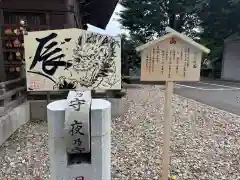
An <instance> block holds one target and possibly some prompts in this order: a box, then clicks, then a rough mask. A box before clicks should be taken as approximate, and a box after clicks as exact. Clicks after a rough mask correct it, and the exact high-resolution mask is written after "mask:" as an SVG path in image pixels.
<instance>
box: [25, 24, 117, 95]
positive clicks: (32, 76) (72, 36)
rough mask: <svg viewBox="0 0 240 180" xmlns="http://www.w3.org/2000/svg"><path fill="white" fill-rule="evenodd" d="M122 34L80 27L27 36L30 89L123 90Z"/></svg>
mask: <svg viewBox="0 0 240 180" xmlns="http://www.w3.org/2000/svg"><path fill="white" fill-rule="evenodd" d="M120 42H121V41H120V37H111V36H106V35H101V34H98V33H93V32H89V31H85V30H81V29H75V28H74V29H61V30H48V31H36V32H29V33H28V35H25V36H24V46H25V61H26V78H27V90H28V91H59V90H63V89H65V90H83V89H95V90H97V89H121V44H120Z"/></svg>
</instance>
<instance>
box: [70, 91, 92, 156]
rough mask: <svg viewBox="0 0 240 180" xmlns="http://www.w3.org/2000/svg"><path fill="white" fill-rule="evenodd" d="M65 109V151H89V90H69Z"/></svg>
mask: <svg viewBox="0 0 240 180" xmlns="http://www.w3.org/2000/svg"><path fill="white" fill-rule="evenodd" d="M67 102H68V106H67V109H66V110H65V130H66V132H67V133H66V143H67V152H68V153H71V154H79V153H89V152H90V110H91V102H92V97H91V91H84V92H80V91H69V94H68V97H67Z"/></svg>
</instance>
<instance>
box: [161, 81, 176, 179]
mask: <svg viewBox="0 0 240 180" xmlns="http://www.w3.org/2000/svg"><path fill="white" fill-rule="evenodd" d="M173 85H174V83H173V82H166V89H165V103H164V137H163V171H162V173H163V176H162V177H163V178H162V180H168V169H169V163H170V156H169V149H170V136H171V126H172V94H173Z"/></svg>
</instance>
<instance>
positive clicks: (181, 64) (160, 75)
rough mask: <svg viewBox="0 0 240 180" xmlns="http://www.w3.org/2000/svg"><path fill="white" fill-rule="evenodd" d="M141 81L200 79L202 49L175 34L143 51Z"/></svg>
mask: <svg viewBox="0 0 240 180" xmlns="http://www.w3.org/2000/svg"><path fill="white" fill-rule="evenodd" d="M141 56H142V57H141V58H142V61H141V81H199V79H200V68H201V58H202V51H201V50H199V49H197V48H196V47H194V46H192V45H191V44H189V43H187V42H185V41H183V40H181V39H180V38H178V37H176V36H173V37H171V38H168V39H165V40H164V41H161V42H159V43H157V44H155V45H153V46H151V47H149V48H147V49H144V50H143V51H142V52H141Z"/></svg>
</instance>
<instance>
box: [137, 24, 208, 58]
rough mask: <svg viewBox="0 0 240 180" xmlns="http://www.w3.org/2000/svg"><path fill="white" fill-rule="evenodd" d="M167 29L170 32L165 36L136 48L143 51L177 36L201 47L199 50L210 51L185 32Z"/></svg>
mask: <svg viewBox="0 0 240 180" xmlns="http://www.w3.org/2000/svg"><path fill="white" fill-rule="evenodd" d="M166 31H167V32H169V33H168V34H166V35H165V36H162V37H160V38H158V39H156V40H153V41H150V42H148V43H146V44H143V45H141V46H139V47H137V48H136V50H137V51H142V50H144V49H147V48H149V47H152V46H154V45H156V44H158V43H159V42H161V41H164V40H166V39H169V38H171V37H173V36H175V37H178V38H180V39H181V40H183V41H185V42H187V43H189V44H190V45H192V46H194V47H196V48H197V49H199V50H201V51H203V52H205V53H207V54H208V53H209V52H210V50H209V49H208V48H206V47H204V46H203V45H201V44H199V43H197V42H195V41H194V40H193V39H191V38H189V37H188V36H186V35H184V34H181V33H179V32H177V31H175V30H173V29H171V28H169V27H167V28H166Z"/></svg>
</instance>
